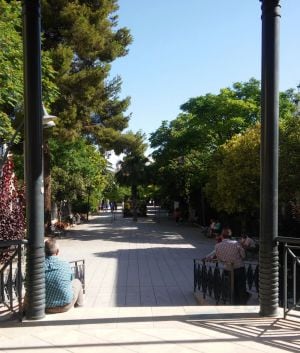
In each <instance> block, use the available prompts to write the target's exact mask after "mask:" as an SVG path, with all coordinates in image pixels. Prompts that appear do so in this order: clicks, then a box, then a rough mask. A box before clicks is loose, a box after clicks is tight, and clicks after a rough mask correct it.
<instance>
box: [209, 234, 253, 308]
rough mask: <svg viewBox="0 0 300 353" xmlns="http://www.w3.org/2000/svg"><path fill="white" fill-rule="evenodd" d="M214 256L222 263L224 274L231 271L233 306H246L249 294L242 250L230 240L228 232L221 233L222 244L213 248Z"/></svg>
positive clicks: (228, 273)
mask: <svg viewBox="0 0 300 353" xmlns="http://www.w3.org/2000/svg"><path fill="white" fill-rule="evenodd" d="M215 256H216V258H217V260H218V261H222V262H223V263H224V273H225V274H226V275H228V276H230V274H231V273H232V272H231V271H232V270H233V281H234V289H233V304H239V305H240V304H246V302H247V300H248V299H249V297H250V294H249V293H248V292H247V290H246V271H245V265H244V258H245V256H246V254H245V250H244V248H243V247H242V246H241V245H240V244H239V242H237V241H236V240H231V239H230V235H229V232H228V231H226V232H223V234H222V242H220V243H217V244H216V246H215Z"/></svg>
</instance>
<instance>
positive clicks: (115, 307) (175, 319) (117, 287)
mask: <svg viewBox="0 0 300 353" xmlns="http://www.w3.org/2000/svg"><path fill="white" fill-rule="evenodd" d="M157 216H158V215H157ZM158 220H159V222H158ZM59 243H60V248H61V256H62V257H63V258H65V259H66V260H76V259H83V258H84V259H85V260H86V295H85V306H84V307H83V308H76V309H72V310H70V311H69V312H67V313H63V314H54V315H53V314H52V315H46V317H45V318H44V319H42V320H39V321H28V320H25V321H23V322H22V323H19V322H16V321H6V322H1V323H0V339H1V345H0V352H54V353H62V352H74V353H75V352H78V353H79V352H80V353H82V352H104V353H105V352H111V353H112V352H114V353H115V352H116V353H121V352H141V353H142V352H154V351H155V352H159V353H164V352H174V351H176V352H179V353H186V352H190V353H192V352H203V353H204V352H205V353H207V352H218V353H219V352H222V353H227V352H228V353H229V352H230V353H235V352H239V353H240V352H243V353H250V352H251V353H253V352H254V351H256V352H266V353H267V352H272V353H279V352H298V351H299V350H300V322H299V320H297V318H291V319H289V320H283V319H281V318H280V317H278V318H261V317H259V315H258V311H259V308H258V307H257V306H199V305H197V303H196V301H195V299H194V296H193V261H192V259H193V258H194V257H202V256H203V255H205V254H206V253H208V252H209V251H210V250H211V249H212V247H213V245H214V241H213V240H212V239H207V238H205V237H204V236H203V235H201V233H200V230H199V228H197V227H193V226H191V225H184V224H180V225H176V224H175V222H173V221H172V220H168V219H167V218H166V217H164V216H163V214H160V217H159V218H158V217H157V218H156V220H155V219H153V218H152V217H147V218H141V219H139V220H138V222H137V223H135V222H133V221H132V220H131V219H124V218H122V217H121V214H120V213H119V214H116V217H115V219H114V218H113V217H112V216H111V214H110V213H109V212H107V213H102V214H101V215H99V216H93V217H91V219H90V220H89V222H88V223H85V224H81V225H77V226H75V227H73V228H72V229H70V231H69V232H68V233H67V235H66V237H65V238H63V239H59Z"/></svg>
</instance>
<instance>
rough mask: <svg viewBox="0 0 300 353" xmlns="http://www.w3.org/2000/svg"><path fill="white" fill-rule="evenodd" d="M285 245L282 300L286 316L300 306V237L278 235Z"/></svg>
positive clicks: (281, 272)
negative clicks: (298, 279)
mask: <svg viewBox="0 0 300 353" xmlns="http://www.w3.org/2000/svg"><path fill="white" fill-rule="evenodd" d="M276 240H277V241H278V243H279V244H280V245H282V246H283V253H282V255H283V256H282V261H281V262H280V301H281V304H282V306H283V313H284V318H286V316H287V314H288V313H289V311H291V310H294V309H297V308H299V307H300V285H299V284H298V286H299V287H298V288H297V275H298V276H300V239H298V238H290V237H278V238H277V239H276Z"/></svg>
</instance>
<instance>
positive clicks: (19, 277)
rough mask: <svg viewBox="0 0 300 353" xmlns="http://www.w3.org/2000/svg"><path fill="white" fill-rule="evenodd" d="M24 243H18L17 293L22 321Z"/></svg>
mask: <svg viewBox="0 0 300 353" xmlns="http://www.w3.org/2000/svg"><path fill="white" fill-rule="evenodd" d="M21 261H22V244H18V272H17V278H16V280H17V294H18V305H19V319H20V321H22V318H23V306H22V300H23V299H22V286H23V284H22V262H21Z"/></svg>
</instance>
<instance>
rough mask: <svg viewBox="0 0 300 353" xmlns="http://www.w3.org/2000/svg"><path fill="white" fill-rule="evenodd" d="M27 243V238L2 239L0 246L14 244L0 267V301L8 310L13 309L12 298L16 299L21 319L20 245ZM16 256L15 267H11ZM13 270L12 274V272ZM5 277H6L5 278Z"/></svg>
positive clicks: (8, 246) (21, 279) (4, 246)
mask: <svg viewBox="0 0 300 353" xmlns="http://www.w3.org/2000/svg"><path fill="white" fill-rule="evenodd" d="M24 244H27V240H25V239H21V240H2V241H0V248H10V247H11V246H15V247H16V248H15V249H11V250H13V253H12V254H11V255H10V257H9V259H8V260H7V261H6V262H4V264H3V266H2V267H1V268H0V303H1V302H2V303H3V304H4V305H5V306H6V307H7V308H8V309H9V310H10V311H14V303H13V302H14V298H15V297H16V298H17V299H18V315H19V320H20V321H22V286H23V275H22V261H21V258H22V245H24ZM16 256H17V267H16V268H13V260H14V259H15V257H16ZM13 271H14V274H13ZM5 277H6V278H5Z"/></svg>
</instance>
